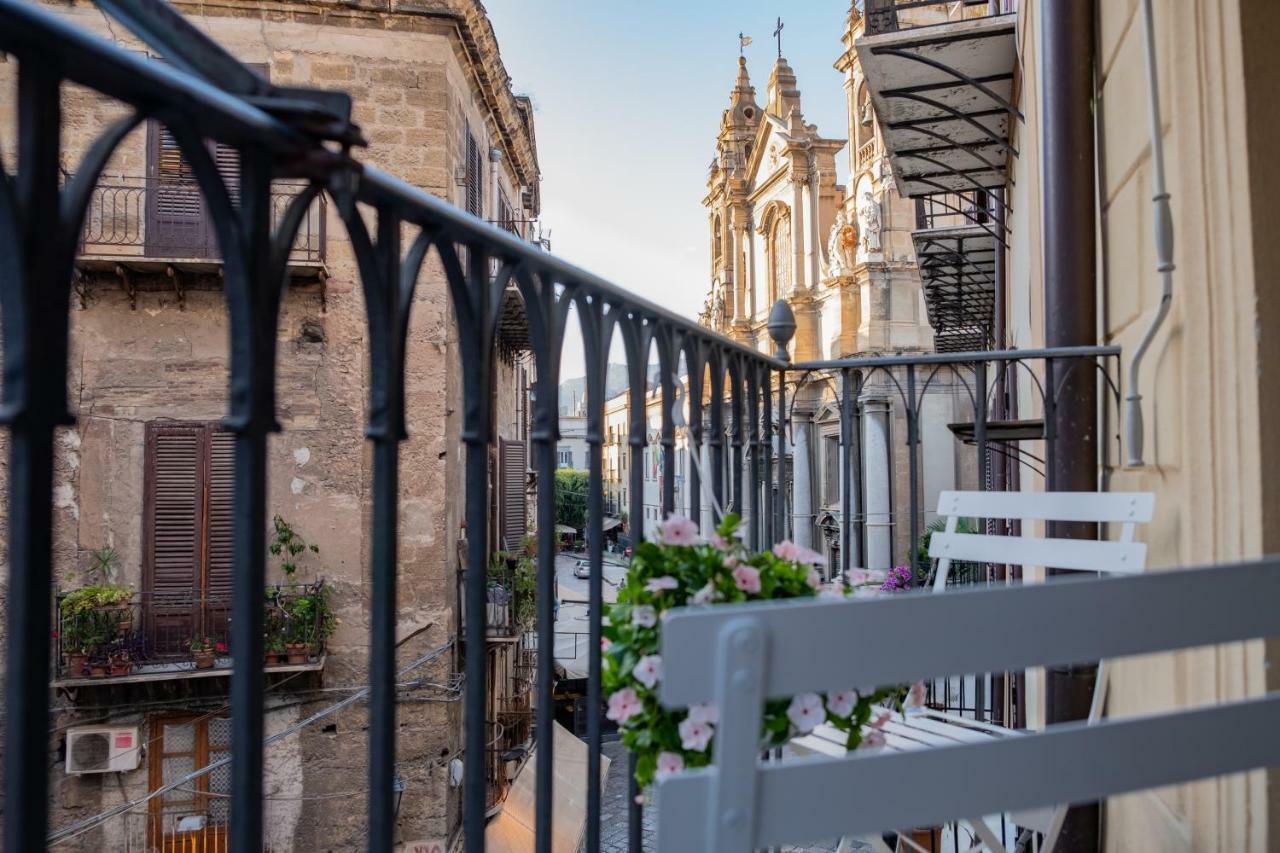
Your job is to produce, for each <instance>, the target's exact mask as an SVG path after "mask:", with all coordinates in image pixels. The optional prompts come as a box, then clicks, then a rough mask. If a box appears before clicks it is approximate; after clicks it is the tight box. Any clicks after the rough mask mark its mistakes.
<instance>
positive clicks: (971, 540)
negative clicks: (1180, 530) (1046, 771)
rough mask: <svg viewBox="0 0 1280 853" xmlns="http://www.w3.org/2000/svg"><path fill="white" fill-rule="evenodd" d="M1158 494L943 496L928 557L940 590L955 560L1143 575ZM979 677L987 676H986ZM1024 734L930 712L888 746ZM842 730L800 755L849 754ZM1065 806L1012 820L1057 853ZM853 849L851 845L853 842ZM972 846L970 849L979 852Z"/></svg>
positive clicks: (900, 723)
mask: <svg viewBox="0 0 1280 853" xmlns="http://www.w3.org/2000/svg"><path fill="white" fill-rule="evenodd" d="M1154 509H1155V496H1154V495H1152V494H1150V493H1122V492H1106V493H1103V492H959V491H947V492H943V493H942V494H941V495H939V497H938V515H939V516H940V517H942V518H945V519H946V527H945V528H944V529H943V530H942V531H939V532H937V533H935V534H934V535H933V536H932V537H931V538H930V540H929V556H931V557H933V558H935V559H936V560H937V561H938V563H937V569H936V571H935V573H934V584H933V591H934V592H942V591H944V590H945V589H946V584H947V578H948V575H949V573H950V569H951V563H952V561H956V560H959V561H969V562H975V563H982V564H985V563H996V564H1013V565H1021V566H1024V567H1052V568H1059V569H1077V570H1080V569H1090V570H1093V571H1098V572H1104V573H1108V574H1137V573H1140V572H1141V571H1142V570H1143V568H1144V567H1145V565H1146V545H1144V544H1143V543H1140V542H1135V541H1134V532H1135V526H1136V525H1138V524H1145V523H1148V522H1150V521H1151V518H1152V514H1153V512H1154ZM962 518H1001V519H1007V520H1017V521H1022V522H1023V523H1024V524H1025V523H1029V522H1032V523H1038V522H1044V523H1048V522H1053V521H1067V522H1098V523H1107V524H1115V525H1118V528H1119V531H1118V532H1119V534H1120V535H1119V538H1118V541H1109V540H1098V541H1092V540H1080V539H1060V538H1053V537H1048V536H1034V535H1030V534H1031V533H1032V531H1030V530H1028V529H1026V528H1024V535H1023V536H1020V537H1011V536H991V535H987V534H979V533H960V532H958V528H959V522H960V520H961V519H962ZM978 677H981V676H980V675H979V676H978ZM1106 685H1107V669H1106V664H1105V662H1103V664H1102V665H1101V666H1100V667H1099V672H1098V679H1097V682H1096V686H1095V688H1094V695H1093V702H1092V705H1091V708H1090V714H1089V717H1088V720H1089V722H1091V723H1092V722H1097V721H1098V720H1099V719H1101V717H1102V708H1103V703H1104V701H1105V698H1106ZM1015 734H1017V732H1015V731H1013V730H1011V729H1007V728H1000V727H996V726H990V725H986V724H983V723H980V722H977V721H975V720H969V719H965V718H964V717H962V716H959V715H954V714H945V713H940V712H935V711H924V712H920V713H916V714H906V715H903V714H897V713H894V714H892V715H891V717H890V720H889V722H888V723H887V724H886V725H885V729H884V736H885V740H886V746H887V748H888V749H891V750H898V751H904V750H913V749H925V748H931V747H938V746H947V745H950V744H955V743H977V742H981V741H983V740H987V739H989V738H992V737H1008V736H1011V735H1015ZM843 743H844V736H843V733H842V732H840V731H839V730H838V729H836V728H834V727H832V726H819V727H818V728H817V729H815V730H814V732H813V733H812V734H811V735H808V736H806V737H803V738H799V739H797V740H796V741H795V746H796V747H797V751H801V752H803V751H809V752H813V753H820V754H824V755H838V754H842V753H843V746H842V744H843ZM1065 816H1066V807H1065V806H1058V807H1056V808H1052V809H1046V810H1038V811H1034V812H1026V813H1022V814H1017V815H1013V816H1011V819H1012V822H1013V823H1014V824H1015V825H1017V826H1022V827H1027V828H1030V829H1033V830H1035V831H1037V832H1040V833H1041V834H1043V836H1044V843H1043V844H1042V845H1041V848H1040V850H1041V853H1051V851H1052V850H1053V847H1054V845H1055V844H1056V843H1057V837H1058V833H1059V831H1060V830H1061V828H1062V820H1063V818H1064V817H1065ZM965 823H967V824H968V825H969V829H970V830H971V834H972V835H974V836H976V837H977V838H978V839H979V843H978V844H977V845H976V848H986V849H988V850H991V851H992V853H1004V851H1006V850H1007V849H1008V847H1009V846H1010V845H1009V844H1008V843H1007V842H1008V840H1009V839H1006V836H1005V834H1004V833H999V832H997V831H996V829H995V827H994V826H992V823H991V821H989V820H988V819H986V818H984V817H977V816H975V817H970V818H969V819H968V820H966V821H965ZM863 840H864V841H865V842H867V843H869V844H871V845H872V846H873V847H874V848H876V850H877V851H878V853H892V851H890V850H889V848H888V846H887V845H886V844H885V843H884V842H883V841H882V840H881V838H880V837H879V836H875V837H871V838H865V839H863ZM846 846H847V845H846ZM976 848H971V849H976Z"/></svg>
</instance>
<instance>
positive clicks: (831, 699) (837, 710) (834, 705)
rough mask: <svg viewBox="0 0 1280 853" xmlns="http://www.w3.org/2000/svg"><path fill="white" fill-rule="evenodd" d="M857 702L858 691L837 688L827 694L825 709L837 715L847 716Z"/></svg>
mask: <svg viewBox="0 0 1280 853" xmlns="http://www.w3.org/2000/svg"><path fill="white" fill-rule="evenodd" d="M857 704H858V691H856V690H837V691H836V692H835V693H828V694H827V710H828V711H830V712H831V713H832V714H834V715H835V716H837V717H847V716H849V715H850V714H852V713H853V709H854V708H855V707H856V706H857Z"/></svg>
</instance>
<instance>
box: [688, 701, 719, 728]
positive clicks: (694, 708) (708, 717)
mask: <svg viewBox="0 0 1280 853" xmlns="http://www.w3.org/2000/svg"><path fill="white" fill-rule="evenodd" d="M689 719H691V720H694V721H695V722H699V723H711V724H713V725H714V724H715V723H718V722H720V709H719V708H717V707H716V706H715V704H714V703H712V702H707V703H705V704H702V705H690V706H689Z"/></svg>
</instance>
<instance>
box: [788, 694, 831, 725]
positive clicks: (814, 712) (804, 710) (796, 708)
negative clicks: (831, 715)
mask: <svg viewBox="0 0 1280 853" xmlns="http://www.w3.org/2000/svg"><path fill="white" fill-rule="evenodd" d="M787 717H788V718H789V719H790V720H791V724H792V725H793V726H795V727H796V729H797V731H799V732H800V734H808V733H809V732H811V731H813V729H814V727H815V726H817V725H818V724H819V723H821V722H823V721H825V720H826V719H827V712H826V711H824V710H822V697H821V696H819V695H818V694H817V693H801V694H800V695H799V696H796V697H795V698H794V699H792V700H791V705H790V707H788V708H787Z"/></svg>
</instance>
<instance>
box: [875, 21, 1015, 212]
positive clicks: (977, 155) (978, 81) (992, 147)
mask: <svg viewBox="0 0 1280 853" xmlns="http://www.w3.org/2000/svg"><path fill="white" fill-rule="evenodd" d="M992 7H994V4H993V3H982V4H973V3H962V4H954V3H936V2H935V3H921V2H901V0H899V2H894V1H893V0H878V2H877V0H868V3H867V24H866V30H865V32H866V35H865V36H864V37H863V38H860V39H858V41H857V43H856V48H857V51H858V59H859V61H860V63H861V65H862V69H863V72H864V74H865V75H866V80H867V89H868V91H869V92H870V94H871V100H872V103H873V105H874V106H875V110H876V115H877V116H878V117H879V119H880V130H881V134H882V136H883V138H884V146H885V150H886V152H887V153H888V155H889V161H890V163H891V164H892V167H893V173H894V175H895V176H896V178H897V181H898V191H899V192H900V193H901V194H902V195H903V196H907V197H913V198H914V197H918V196H922V195H927V194H929V193H936V192H947V191H950V192H957V191H961V190H973V189H991V188H994V187H999V186H1003V185H1004V183H1005V178H1006V164H1007V162H1008V158H1009V156H1010V155H1013V156H1016V154H1017V152H1016V151H1014V150H1013V148H1012V147H1011V146H1010V144H1009V128H1010V124H1011V119H1012V118H1015V117H1017V116H1018V111H1017V109H1016V108H1015V107H1014V106H1013V105H1012V104H1011V102H1010V99H1011V96H1012V89H1013V74H1014V68H1015V66H1016V63H1017V48H1016V45H1015V33H1016V26H1015V20H1016V19H1015V16H1014V15H989V14H985V13H986V12H988V11H990V9H991V8H992ZM974 15H982V17H974Z"/></svg>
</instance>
